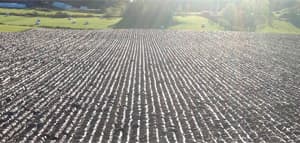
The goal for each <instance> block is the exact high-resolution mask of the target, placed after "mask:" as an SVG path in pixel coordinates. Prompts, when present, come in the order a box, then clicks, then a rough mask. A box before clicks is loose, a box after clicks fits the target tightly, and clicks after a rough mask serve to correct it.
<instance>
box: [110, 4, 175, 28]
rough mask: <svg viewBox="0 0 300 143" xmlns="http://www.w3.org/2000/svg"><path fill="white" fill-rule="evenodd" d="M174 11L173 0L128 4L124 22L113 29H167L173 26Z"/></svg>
mask: <svg viewBox="0 0 300 143" xmlns="http://www.w3.org/2000/svg"><path fill="white" fill-rule="evenodd" d="M174 11H175V4H174V3H173V2H172V1H171V0H164V1H161V0H144V1H141V0H137V1H135V2H131V3H129V4H128V6H127V8H126V10H125V12H124V15H123V18H122V20H121V21H120V22H119V23H117V24H116V25H114V26H113V28H122V29H123V28H166V27H168V26H170V25H172V22H173V21H172V19H173V15H174Z"/></svg>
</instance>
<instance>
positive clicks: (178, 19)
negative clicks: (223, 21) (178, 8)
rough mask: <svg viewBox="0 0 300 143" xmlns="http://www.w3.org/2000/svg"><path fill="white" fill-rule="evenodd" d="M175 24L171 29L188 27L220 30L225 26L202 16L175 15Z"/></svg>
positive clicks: (190, 28)
mask: <svg viewBox="0 0 300 143" xmlns="http://www.w3.org/2000/svg"><path fill="white" fill-rule="evenodd" d="M174 21H175V24H174V25H173V26H171V27H170V29H186V30H200V31H219V30H223V29H224V28H223V27H222V26H220V25H218V24H217V23H215V22H213V21H212V20H209V19H207V18H204V17H201V16H175V17H174Z"/></svg>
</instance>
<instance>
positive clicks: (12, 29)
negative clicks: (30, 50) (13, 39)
mask: <svg viewBox="0 0 300 143" xmlns="http://www.w3.org/2000/svg"><path fill="white" fill-rule="evenodd" d="M28 29H31V27H27V26H14V25H2V24H0V32H20V31H25V30H28Z"/></svg>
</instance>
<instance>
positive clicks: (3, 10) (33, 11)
mask: <svg viewBox="0 0 300 143" xmlns="http://www.w3.org/2000/svg"><path fill="white" fill-rule="evenodd" d="M58 12H61V13H66V14H67V15H70V16H73V17H100V16H103V14H97V13H87V12H77V11H64V10H61V11H60V10H49V11H43V10H38V9H8V8H0V14H7V13H9V14H10V15H18V16H26V15H36V16H43V17H53V16H55V15H56V13H58Z"/></svg>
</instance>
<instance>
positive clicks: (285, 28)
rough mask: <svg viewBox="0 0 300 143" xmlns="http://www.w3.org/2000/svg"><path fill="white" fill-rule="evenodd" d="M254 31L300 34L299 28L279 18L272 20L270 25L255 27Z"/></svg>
mask: <svg viewBox="0 0 300 143" xmlns="http://www.w3.org/2000/svg"><path fill="white" fill-rule="evenodd" d="M256 32H261V33H282V34H284V33H286V34H300V29H299V28H297V27H296V26H294V25H293V24H291V23H289V22H286V21H280V20H273V22H272V26H270V25H264V26H262V27H261V28H259V29H257V30H256Z"/></svg>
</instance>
